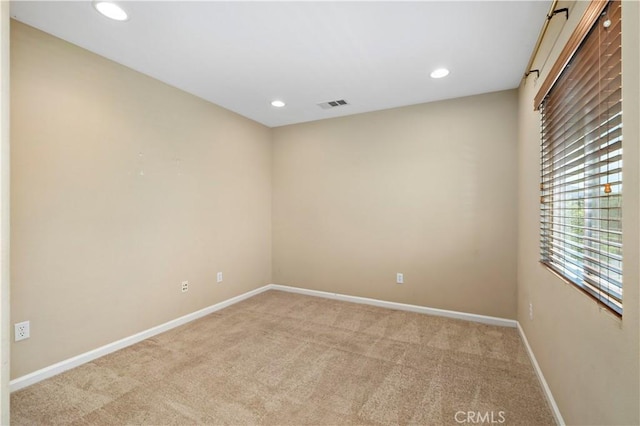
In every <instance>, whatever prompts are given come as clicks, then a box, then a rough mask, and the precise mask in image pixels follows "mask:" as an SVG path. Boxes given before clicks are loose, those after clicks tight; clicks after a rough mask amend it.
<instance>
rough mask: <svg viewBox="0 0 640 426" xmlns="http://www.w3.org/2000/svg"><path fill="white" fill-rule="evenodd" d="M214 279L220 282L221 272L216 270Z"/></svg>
mask: <svg viewBox="0 0 640 426" xmlns="http://www.w3.org/2000/svg"><path fill="white" fill-rule="evenodd" d="M216 281H217V282H219V283H221V282H222V272H218V273H217V274H216Z"/></svg>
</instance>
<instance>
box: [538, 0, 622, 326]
mask: <svg viewBox="0 0 640 426" xmlns="http://www.w3.org/2000/svg"><path fill="white" fill-rule="evenodd" d="M621 12H622V11H621V5H620V1H610V2H602V1H593V2H592V4H591V5H590V6H589V7H588V8H587V13H585V17H583V20H582V21H581V23H580V24H579V25H578V29H577V30H576V33H574V35H573V36H572V38H571V39H570V41H569V44H568V46H567V48H566V49H565V51H563V53H562V54H561V56H560V59H559V62H558V63H556V65H554V68H552V70H551V71H552V72H551V74H550V75H549V77H548V78H547V80H545V82H544V83H543V86H542V88H541V91H540V92H539V93H538V96H536V105H535V106H536V107H537V108H539V109H540V112H541V116H542V126H541V133H542V148H541V184H540V190H541V197H540V203H541V229H540V231H541V239H540V242H541V245H540V256H541V262H542V263H543V264H544V265H546V266H547V267H549V268H551V269H552V270H553V271H555V272H556V273H558V274H560V275H561V276H562V277H564V278H565V279H567V280H568V281H570V282H571V283H573V284H575V285H576V286H578V287H579V288H580V289H582V290H584V291H585V292H586V293H587V294H589V295H591V296H592V297H594V298H595V299H596V300H597V301H598V302H599V303H601V304H603V305H605V306H606V307H607V308H609V309H611V310H612V311H613V312H615V313H617V314H618V315H622V59H621V28H622V27H621V25H622V22H621ZM572 44H573V45H574V46H571V45H572ZM558 64H559V65H558ZM554 69H556V71H555V72H554ZM554 74H555V76H554Z"/></svg>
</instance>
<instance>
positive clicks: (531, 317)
mask: <svg viewBox="0 0 640 426" xmlns="http://www.w3.org/2000/svg"><path fill="white" fill-rule="evenodd" d="M529 319H530V320H532V319H533V303H529Z"/></svg>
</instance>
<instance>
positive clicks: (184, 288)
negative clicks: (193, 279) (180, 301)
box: [182, 281, 189, 293]
mask: <svg viewBox="0 0 640 426" xmlns="http://www.w3.org/2000/svg"><path fill="white" fill-rule="evenodd" d="M186 291H189V281H182V292H183V293H184V292H186Z"/></svg>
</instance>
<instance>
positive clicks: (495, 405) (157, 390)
mask: <svg viewBox="0 0 640 426" xmlns="http://www.w3.org/2000/svg"><path fill="white" fill-rule="evenodd" d="M467 412H472V413H480V415H481V416H485V417H483V418H480V419H483V420H488V421H485V422H484V424H488V423H490V421H491V419H490V418H488V417H486V416H487V415H488V414H487V413H489V414H491V413H492V414H493V421H494V422H495V424H506V425H545V424H554V420H553V417H552V414H551V412H550V410H549V408H548V406H547V403H546V400H545V398H544V396H543V394H542V391H541V388H540V386H539V383H538V381H537V379H536V376H535V373H534V371H533V368H532V366H531V363H530V361H529V359H528V357H527V354H526V352H525V349H524V347H523V344H522V342H521V341H520V337H519V336H518V333H517V330H516V329H514V328H502V327H496V326H489V325H483V324H476V323H471V322H465V321H460V320H453V319H447V318H441V317H434V316H428V315H421V314H415V313H410V312H404V311H395V310H389V309H383V308H377V307H372V306H367V305H359V304H354V303H347V302H339V301H334V300H328V299H322V298H316V297H310V296H303V295H298V294H291V293H284V292H280V291H268V292H265V293H262V294H260V295H257V296H255V297H253V298H251V299H247V300H245V301H243V302H240V303H238V304H236V305H233V306H231V307H229V308H226V309H223V310H221V311H218V312H216V313H214V314H211V315H209V316H207V317H204V318H202V319H200V320H197V321H194V322H192V323H190V324H187V325H184V326H182V327H179V328H176V329H173V330H171V331H169V332H167V333H164V334H161V335H158V336H156V337H154V338H151V339H148V340H145V341H143V342H141V343H138V344H136V345H134V346H131V347H129V348H126V349H123V350H121V351H118V352H115V353H113V354H110V355H108V356H105V357H103V358H100V359H98V360H96V361H93V362H91V363H88V364H85V365H83V366H81V367H78V368H76V369H74V370H70V371H68V372H66V373H63V374H60V375H58V376H56V377H53V378H51V379H48V380H45V381H43V382H40V383H38V384H36V385H33V386H31V387H28V388H26V389H23V390H21V391H18V392H15V393H14V394H12V395H11V417H12V424H14V425H23V424H77V425H83V424H90V425H123V424H148V425H150V424H153V425H164V424H176V425H187V424H226V425H253V424H264V425H303V424H313V425H346V424H367V425H369V424H371V425H396V424H417V425H448V424H450V425H457V424H462V423H458V422H457V421H456V420H458V421H460V420H469V419H468V417H467V416H468V414H467ZM473 416H474V417H473V418H474V420H476V421H477V420H478V419H479V418H478V417H476V416H478V414H473ZM500 420H504V421H503V422H500ZM466 424H473V423H470V422H467V423H466ZM476 424H478V423H476Z"/></svg>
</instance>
